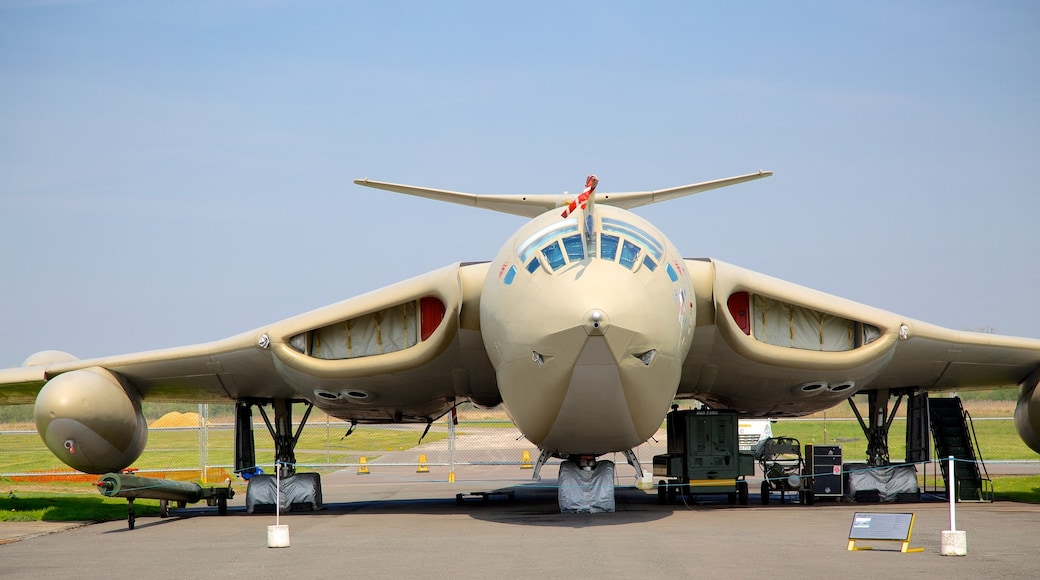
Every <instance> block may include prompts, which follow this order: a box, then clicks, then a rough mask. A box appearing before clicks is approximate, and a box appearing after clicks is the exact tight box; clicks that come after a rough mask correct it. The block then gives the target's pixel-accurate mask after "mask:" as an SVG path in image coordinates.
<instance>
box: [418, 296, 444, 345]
mask: <svg viewBox="0 0 1040 580" xmlns="http://www.w3.org/2000/svg"><path fill="white" fill-rule="evenodd" d="M419 313H420V314H419V317H420V323H419V336H420V337H421V338H422V340H426V339H428V338H430V336H431V335H433V331H435V330H437V327H438V326H440V324H441V321H442V320H444V303H443V302H441V301H440V300H437V299H436V298H433V297H430V296H427V297H426V298H422V299H420V300H419Z"/></svg>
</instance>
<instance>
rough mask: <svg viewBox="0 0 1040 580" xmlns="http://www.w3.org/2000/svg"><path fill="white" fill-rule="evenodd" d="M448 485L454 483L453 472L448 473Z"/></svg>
mask: <svg viewBox="0 0 1040 580" xmlns="http://www.w3.org/2000/svg"><path fill="white" fill-rule="evenodd" d="M448 483H455V472H454V471H449V472H448Z"/></svg>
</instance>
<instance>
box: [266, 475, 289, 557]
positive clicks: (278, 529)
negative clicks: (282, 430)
mask: <svg viewBox="0 0 1040 580" xmlns="http://www.w3.org/2000/svg"><path fill="white" fill-rule="evenodd" d="M274 471H275V474H276V476H275V482H276V483H275V487H276V488H277V489H276V491H275V501H274V525H273V526H267V547H268V548H288V547H289V526H283V525H281V516H282V470H281V466H280V465H278V464H277V463H275V466H274Z"/></svg>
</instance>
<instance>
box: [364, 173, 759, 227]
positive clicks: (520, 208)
mask: <svg viewBox="0 0 1040 580" xmlns="http://www.w3.org/2000/svg"><path fill="white" fill-rule="evenodd" d="M772 174H773V172H772V171H759V172H757V173H749V174H747V175H738V176H736V177H728V178H726V179H716V180H714V181H705V182H702V183H694V184H691V185H681V186H679V187H672V188H669V189H659V190H656V191H633V192H626V193H597V194H596V199H597V203H601V204H604V205H612V206H614V207H620V208H622V209H632V208H636V207H641V206H644V205H650V204H652V203H657V202H659V201H667V200H670V199H676V198H679V197H683V196H687V195H693V194H695V193H700V192H702V191H708V190H710V189H718V188H720V187H726V186H728V185H736V184H738V183H744V182H745V181H753V180H755V179H762V178H763V177H769V176H770V175H772ZM354 183H356V184H357V185H364V186H365V187H374V188H376V189H385V190H387V191H394V192H397V193H404V194H407V195H414V196H417V197H425V198H428V199H435V200H438V201H447V202H450V203H457V204H460V205H468V206H473V207H479V208H483V209H490V210H493V211H498V212H502V213H508V214H513V215H520V216H525V217H536V216H539V215H541V214H543V213H545V212H546V211H549V210H551V209H555V208H558V207H563V206H566V205H567V204H569V203H570V202H571V201H572V197H571V196H569V195H565V194H535V195H501V194H495V195H485V194H475V193H462V192H458V191H449V190H446V189H431V188H428V187H416V186H414V185H401V184H398V183H386V182H383V181H372V180H369V179H355V180H354Z"/></svg>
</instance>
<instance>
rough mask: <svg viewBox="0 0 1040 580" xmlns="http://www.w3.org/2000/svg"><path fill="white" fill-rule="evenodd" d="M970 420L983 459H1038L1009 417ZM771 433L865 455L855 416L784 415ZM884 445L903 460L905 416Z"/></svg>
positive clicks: (854, 458)
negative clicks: (790, 416) (803, 416)
mask: <svg viewBox="0 0 1040 580" xmlns="http://www.w3.org/2000/svg"><path fill="white" fill-rule="evenodd" d="M973 424H974V426H975V436H976V437H977V438H978V442H979V449H981V454H982V459H983V460H984V461H1008V460H1033V461H1036V460H1038V459H1040V455H1038V454H1037V453H1036V452H1035V451H1033V450H1032V449H1030V448H1029V447H1028V446H1026V444H1025V443H1023V442H1022V439H1021V438H1020V437H1019V436H1018V433H1017V432H1016V431H1015V423H1014V420H1013V419H1012V418H1011V417H1007V418H1003V417H1001V418H999V419H993V420H989V419H976V420H975V421H974V423H973ZM773 436H774V437H794V438H795V439H797V440H798V441H799V442H800V443H801V444H802V445H808V444H813V445H841V447H842V458H843V459H844V460H845V461H846V462H861V461H865V460H866V457H867V440H866V438H865V437H864V436H863V430H862V429H860V426H859V422H858V421H856V420H855V419H829V420H826V421H823V420H820V419H784V420H780V421H777V422H776V423H774V424H773ZM888 445H889V457H890V458H891V460H892V461H903V459H904V458H905V457H906V421H905V420H902V419H897V420H895V421H893V422H892V428H891V430H890V431H889V434H888Z"/></svg>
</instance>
